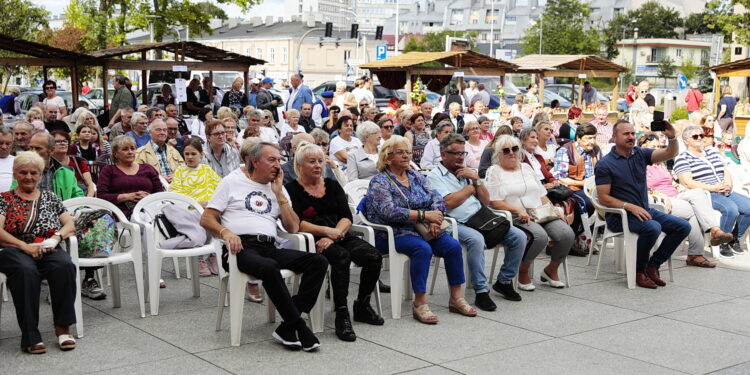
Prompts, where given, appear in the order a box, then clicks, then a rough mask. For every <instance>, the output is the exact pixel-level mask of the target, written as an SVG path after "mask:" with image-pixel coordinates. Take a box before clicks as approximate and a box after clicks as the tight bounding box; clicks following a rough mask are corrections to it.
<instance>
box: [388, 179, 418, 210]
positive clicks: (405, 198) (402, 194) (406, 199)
mask: <svg viewBox="0 0 750 375" xmlns="http://www.w3.org/2000/svg"><path fill="white" fill-rule="evenodd" d="M383 174H385V177H388V179H389V180H391V182H392V183H393V185H394V186H396V189H397V190H398V192H399V193H401V196H402V197H404V200H405V201H406V206H407V207H409V209H410V210H411V205H410V204H409V198H407V197H406V194H404V191H403V190H401V187H400V186H398V184H397V183H396V181H393V177H391V175H389V174H388V171H383Z"/></svg>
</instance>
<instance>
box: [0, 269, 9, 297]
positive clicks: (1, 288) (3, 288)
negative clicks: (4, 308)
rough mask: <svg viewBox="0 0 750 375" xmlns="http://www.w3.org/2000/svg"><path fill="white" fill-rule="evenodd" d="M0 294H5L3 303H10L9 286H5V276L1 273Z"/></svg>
mask: <svg viewBox="0 0 750 375" xmlns="http://www.w3.org/2000/svg"><path fill="white" fill-rule="evenodd" d="M0 293H2V294H3V296H2V297H3V298H2V299H3V302H8V286H7V285H5V274H2V273H0Z"/></svg>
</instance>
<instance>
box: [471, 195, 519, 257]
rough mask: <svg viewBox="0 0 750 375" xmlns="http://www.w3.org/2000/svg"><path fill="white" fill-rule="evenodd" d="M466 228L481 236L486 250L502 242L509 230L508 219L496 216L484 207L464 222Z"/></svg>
mask: <svg viewBox="0 0 750 375" xmlns="http://www.w3.org/2000/svg"><path fill="white" fill-rule="evenodd" d="M466 226H467V227H469V228H472V229H475V230H476V231H478V232H479V233H481V234H482V237H484V245H485V246H486V247H487V248H488V249H491V248H493V247H495V246H497V245H498V244H499V243H500V242H502V241H503V240H504V239H505V235H506V234H508V230H510V222H509V221H508V219H506V218H504V217H502V216H498V215H497V214H495V213H494V212H492V210H490V209H489V208H487V206H485V205H482V208H480V209H479V211H477V213H475V214H474V216H472V217H471V218H470V219H469V220H468V221H467V222H466Z"/></svg>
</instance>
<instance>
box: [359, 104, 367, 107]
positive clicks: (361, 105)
mask: <svg viewBox="0 0 750 375" xmlns="http://www.w3.org/2000/svg"><path fill="white" fill-rule="evenodd" d="M359 106H360V107H367V104H360V105H359Z"/></svg>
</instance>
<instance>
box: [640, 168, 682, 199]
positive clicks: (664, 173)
mask: <svg viewBox="0 0 750 375" xmlns="http://www.w3.org/2000/svg"><path fill="white" fill-rule="evenodd" d="M646 182H647V183H648V188H649V189H652V190H656V191H658V192H660V193H662V194H664V195H666V196H668V197H674V196H676V195H677V194H678V192H677V189H675V188H674V186H673V185H672V175H670V174H669V171H668V170H667V168H666V167H665V166H663V165H649V166H647V167H646Z"/></svg>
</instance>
